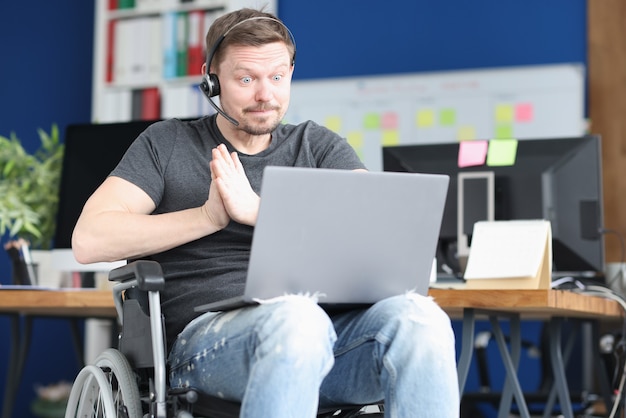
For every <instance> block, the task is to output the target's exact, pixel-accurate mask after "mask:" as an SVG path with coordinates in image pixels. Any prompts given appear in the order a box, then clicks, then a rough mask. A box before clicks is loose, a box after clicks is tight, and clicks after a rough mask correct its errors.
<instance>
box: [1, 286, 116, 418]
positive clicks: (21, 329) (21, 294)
mask: <svg viewBox="0 0 626 418" xmlns="http://www.w3.org/2000/svg"><path fill="white" fill-rule="evenodd" d="M0 314H4V315H8V316H10V317H11V352H10V355H9V362H8V366H9V367H8V370H7V377H6V386H5V392H4V401H3V406H2V418H10V417H11V414H12V410H13V404H14V402H15V396H16V393H17V388H18V387H19V383H20V379H21V375H22V370H23V367H24V362H25V361H26V358H25V357H26V354H27V353H28V348H29V346H30V335H31V330H32V319H33V318H34V317H62V318H70V319H80V318H110V319H114V318H115V317H116V316H117V313H116V311H115V305H114V302H113V294H112V292H111V291H110V290H91V289H59V290H43V289H24V288H19V289H16V288H11V287H9V286H7V287H4V286H0ZM20 316H23V317H24V318H25V320H24V321H23V324H22V322H21V321H20ZM70 325H71V326H72V332H73V336H74V345H75V346H76V350H77V353H78V356H79V357H81V361H82V342H81V341H80V338H79V336H78V330H77V324H76V322H75V321H70Z"/></svg>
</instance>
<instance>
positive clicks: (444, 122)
mask: <svg viewBox="0 0 626 418" xmlns="http://www.w3.org/2000/svg"><path fill="white" fill-rule="evenodd" d="M455 123H456V111H455V110H454V109H449V108H448V109H441V110H440V111H439V124H440V125H441V126H453V125H454V124H455Z"/></svg>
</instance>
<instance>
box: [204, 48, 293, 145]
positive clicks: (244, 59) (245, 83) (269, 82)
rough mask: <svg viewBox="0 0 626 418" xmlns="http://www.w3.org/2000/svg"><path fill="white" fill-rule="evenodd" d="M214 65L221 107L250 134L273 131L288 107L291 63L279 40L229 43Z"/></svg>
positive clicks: (262, 133) (240, 127) (287, 51)
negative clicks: (255, 42)
mask: <svg viewBox="0 0 626 418" xmlns="http://www.w3.org/2000/svg"><path fill="white" fill-rule="evenodd" d="M224 57H225V58H224V60H223V61H222V62H221V63H220V65H219V68H216V70H217V71H216V73H217V75H218V77H219V80H220V104H221V106H222V109H223V110H224V111H225V112H226V113H227V114H228V115H230V116H232V117H233V118H234V119H236V120H237V121H238V122H239V127H238V129H240V130H243V131H245V132H247V133H248V134H251V135H264V134H268V133H270V132H272V131H273V130H274V129H275V128H276V127H277V126H278V125H279V124H280V122H281V120H282V119H283V116H285V113H286V112H287V108H288V106H289V94H290V89H291V76H292V74H293V66H292V65H291V56H290V55H289V50H288V49H287V47H286V45H285V44H284V43H282V42H274V43H271V44H265V45H263V46H260V47H254V46H242V45H231V46H229V47H228V48H227V51H225V53H224Z"/></svg>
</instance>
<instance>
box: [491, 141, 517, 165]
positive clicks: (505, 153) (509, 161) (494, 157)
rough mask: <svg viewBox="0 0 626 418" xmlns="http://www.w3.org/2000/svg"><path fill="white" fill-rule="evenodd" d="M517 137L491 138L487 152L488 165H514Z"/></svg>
mask: <svg viewBox="0 0 626 418" xmlns="http://www.w3.org/2000/svg"><path fill="white" fill-rule="evenodd" d="M516 156H517V139H492V140H491V141H489V150H488V152H487V165H488V166H511V165H515V157H516Z"/></svg>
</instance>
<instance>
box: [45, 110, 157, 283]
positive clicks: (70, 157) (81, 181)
mask: <svg viewBox="0 0 626 418" xmlns="http://www.w3.org/2000/svg"><path fill="white" fill-rule="evenodd" d="M152 123H154V121H133V122H123V123H106V124H96V123H88V124H75V125H69V126H68V127H67V129H66V132H65V141H64V143H65V153H64V155H63V169H62V172H61V184H60V189H59V210H58V214H57V223H56V231H55V237H54V246H53V251H52V255H53V261H52V263H53V266H54V267H55V268H56V269H58V270H61V271H108V270H110V269H111V268H112V267H114V266H115V265H117V264H111V263H98V264H90V265H81V264H79V263H78V262H77V261H76V260H75V259H74V256H73V255H72V251H71V248H72V232H73V230H74V226H75V225H76V221H77V220H78V217H79V216H80V213H81V211H82V209H83V206H84V204H85V202H86V201H87V199H88V198H89V196H91V194H92V193H93V192H94V191H95V190H96V188H97V187H98V186H99V185H100V184H101V183H102V182H103V181H104V180H105V179H106V177H107V176H108V175H109V173H110V172H111V171H112V170H113V169H114V168H115V166H116V165H117V163H118V162H119V161H120V159H121V158H122V156H123V155H124V152H125V151H126V150H127V149H128V147H129V146H130V144H131V143H132V142H133V141H134V140H135V138H137V136H138V135H139V134H140V133H141V132H142V131H143V130H144V129H146V128H147V127H148V126H149V125H151V124H152Z"/></svg>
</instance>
